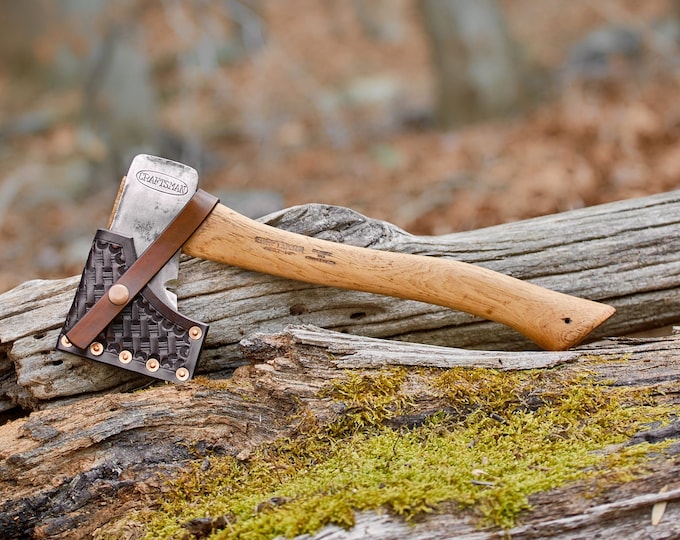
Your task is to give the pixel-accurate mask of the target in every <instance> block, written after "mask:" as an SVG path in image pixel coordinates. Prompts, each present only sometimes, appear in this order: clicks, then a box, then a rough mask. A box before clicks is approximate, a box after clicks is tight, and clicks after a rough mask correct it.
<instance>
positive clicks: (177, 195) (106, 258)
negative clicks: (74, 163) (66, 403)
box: [57, 155, 208, 382]
mask: <svg viewBox="0 0 680 540" xmlns="http://www.w3.org/2000/svg"><path fill="white" fill-rule="evenodd" d="M197 190H198V173H197V172H196V170H194V169H192V168H191V167H188V166H186V165H182V164H181V163H176V162H174V161H170V160H167V159H163V158H159V157H155V156H149V155H138V156H136V157H135V158H134V160H133V161H132V164H131V166H130V170H129V171H128V174H127V176H126V177H125V178H124V179H123V183H122V185H121V188H120V191H119V193H118V198H117V200H116V203H115V207H114V210H113V213H112V215H111V220H110V224H109V229H108V230H107V229H100V230H99V231H98V232H97V234H96V236H95V239H94V241H93V243H92V248H91V250H90V254H89V257H88V260H87V263H86V265H85V269H84V271H83V274H82V277H81V281H80V285H79V286H78V290H77V292H76V296H75V299H74V301H73V304H72V306H71V309H70V311H69V314H68V316H67V318H66V322H65V324H64V327H63V329H62V333H61V335H60V337H59V341H58V343H57V349H59V350H62V351H66V352H70V353H74V354H77V355H79V356H83V357H86V358H89V359H92V360H97V361H99V362H104V363H106V364H110V365H114V366H117V367H122V368H125V369H128V370H131V371H135V372H138V373H143V374H145V375H149V376H152V377H155V378H159V379H164V380H168V381H173V382H183V381H186V380H188V379H190V378H191V377H192V376H193V373H194V370H195V368H196V363H197V361H198V356H199V354H200V350H201V347H202V345H203V340H204V339H205V335H206V333H207V330H208V327H207V326H206V325H205V324H203V323H200V322H198V321H193V320H191V319H188V318H186V317H184V316H182V315H180V314H179V313H178V312H177V296H176V295H175V293H174V292H173V290H174V287H175V285H176V280H177V275H178V271H179V246H177V250H174V247H170V248H169V249H170V250H171V251H172V253H170V254H168V255H167V256H166V257H163V258H162V260H161V261H160V262H157V263H156V264H157V265H158V266H159V269H158V270H157V272H156V273H155V274H154V275H153V277H152V276H148V279H145V280H144V283H142V284H141V285H140V287H139V289H140V290H139V292H135V293H134V294H130V290H129V288H128V287H126V286H124V285H121V283H122V282H124V276H125V274H126V272H128V270H130V269H131V268H132V266H133V265H134V264H135V262H136V261H137V260H138V259H139V258H140V257H141V256H142V255H143V254H144V253H146V252H147V250H148V249H149V248H150V246H152V245H153V244H154V242H156V240H157V239H159V237H161V236H162V234H163V233H164V231H166V229H169V228H170V225H171V224H172V223H173V221H176V219H177V217H178V215H179V214H180V213H181V212H182V211H183V209H185V207H187V205H188V203H189V201H190V200H192V198H194V196H195V195H196V193H197ZM199 223H200V222H199ZM187 234H188V235H190V234H191V232H188V233H187ZM180 245H181V243H180ZM147 259H148V257H147ZM157 259H158V258H157ZM140 265H142V266H144V265H145V264H143V263H142V262H141V261H140ZM161 265H162V266H161ZM145 266H149V265H148V264H146V265H145ZM138 267H139V266H138ZM132 274H133V272H130V274H128V276H126V277H127V278H128V280H129V279H130V278H129V276H131V275H132ZM126 285H127V282H126ZM98 303H101V304H107V305H108V304H117V305H118V306H119V307H120V310H119V311H118V312H117V313H116V314H115V316H112V318H110V320H109V319H106V320H105V322H104V323H101V322H100V323H98V324H99V325H100V326H102V324H103V325H104V326H103V327H101V328H99V327H98V326H97V325H96V324H95V325H94V327H92V325H91V324H90V327H91V328H94V330H92V329H90V331H89V332H90V335H89V336H88V337H87V340H86V341H83V338H79V339H75V337H76V333H75V328H76V326H77V325H78V323H79V322H81V323H84V317H85V316H86V315H88V313H89V312H90V311H91V310H93V308H94V307H95V305H96V304H98ZM99 307H102V306H99ZM109 307H110V306H109ZM115 309H119V308H115ZM92 316H93V313H90V314H89V315H88V317H89V318H88V321H89V320H91V318H92ZM80 326H82V324H81V325H80ZM91 336H96V337H94V339H92V341H90V337H91ZM71 338H72V339H71Z"/></svg>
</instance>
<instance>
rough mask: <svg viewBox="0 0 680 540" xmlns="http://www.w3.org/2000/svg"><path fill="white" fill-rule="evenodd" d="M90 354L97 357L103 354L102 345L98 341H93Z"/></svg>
mask: <svg viewBox="0 0 680 540" xmlns="http://www.w3.org/2000/svg"><path fill="white" fill-rule="evenodd" d="M90 352H91V353H92V354H93V355H95V356H99V355H100V354H102V353H103V352H104V345H102V344H101V343H99V342H98V341H95V342H94V343H93V344H92V345H90Z"/></svg>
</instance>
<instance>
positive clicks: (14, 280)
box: [0, 2, 680, 292]
mask: <svg viewBox="0 0 680 540" xmlns="http://www.w3.org/2000/svg"><path fill="white" fill-rule="evenodd" d="M613 4H621V5H627V6H628V8H629V11H628V12H627V13H628V14H629V15H630V14H633V15H635V13H636V12H635V10H634V9H633V8H631V7H630V6H632V5H634V4H635V3H630V2H627V3H626V2H624V3H613ZM662 4H663V3H662V2H650V3H649V4H648V5H647V8H646V9H648V10H650V15H649V16H650V17H652V16H657V15H658V13H659V9H660V8H659V5H662ZM607 5H612V3H611V2H610V3H607ZM516 6H519V7H516V8H515V14H514V15H515V18H514V19H512V20H514V21H515V26H516V27H517V20H518V19H521V18H522V17H525V16H527V15H529V14H530V13H529V12H530V10H531V9H533V8H532V3H531V2H519V3H518V4H516ZM649 6H655V7H656V8H655V9H656V11H654V9H652V7H649ZM338 9H342V8H338ZM522 10H524V11H522ZM567 11H568V10H567ZM570 13H571V18H569V17H568V16H567V15H568V14H567V15H564V17H563V19H562V20H561V22H562V23H563V25H562V26H563V27H564V28H569V31H570V32H571V33H570V34H568V33H567V34H565V33H564V32H566V30H564V28H561V29H562V30H564V32H563V34H562V41H567V37H569V38H572V39H573V37H574V36H576V35H579V32H581V33H582V32H583V31H584V30H587V29H588V28H590V27H592V26H593V25H594V24H595V23H601V22H602V20H601V17H600V15H601V14H599V15H598V14H597V13H596V14H595V15H593V13H590V14H588V11H587V9H585V8H582V9H581V10H580V11H578V10H576V11H573V12H570ZM277 17H278V19H277ZM598 17H599V18H598ZM270 19H271V20H270V21H269V24H271V25H274V26H273V27H272V28H273V29H272V30H271V31H272V33H273V34H275V32H276V25H277V24H278V25H279V27H281V28H283V27H286V25H290V24H292V23H291V22H290V19H289V16H288V15H287V12H285V10H283V9H280V10H279V11H277V10H276V9H273V11H272V13H270ZM310 20H311V21H312V22H313V19H310ZM277 21H278V23H277ZM511 22H512V21H511ZM548 22H549V23H550V24H547V25H546V26H545V27H542V28H543V32H544V34H546V33H549V32H550V31H551V28H552V29H553V30H552V31H553V32H554V31H555V28H557V26H558V25H559V24H560V16H559V12H558V10H556V9H554V10H553V16H552V18H551V19H550V20H549V21H548ZM299 24H303V23H299ZM310 25H311V23H308V28H311V26H310ZM551 25H552V26H551ZM570 25H571V26H570ZM519 28H520V29H522V30H523V31H524V34H525V35H524V38H525V39H530V40H533V41H532V43H536V40H539V39H540V36H533V35H531V32H532V30H534V28H533V27H532V26H531V25H524V26H521V25H520V26H519ZM318 34H319V32H317V34H315V36H316V38H318V39H321V38H319V36H318ZM285 35H286V37H287V38H289V41H288V42H284V41H283V39H282V38H281V37H280V36H279V44H280V45H281V44H282V47H283V48H284V49H285V50H286V51H287V54H289V55H291V56H292V55H294V54H298V53H299V54H302V53H301V52H300V51H305V52H306V54H308V55H312V57H313V58H311V59H309V62H308V63H306V64H305V66H306V68H307V69H309V70H310V71H311V72H312V73H315V75H318V77H319V79H323V78H324V77H325V76H326V75H324V74H323V71H324V70H325V69H329V68H328V66H326V65H324V64H323V62H324V58H328V56H327V55H326V56H324V54H323V48H322V47H321V45H320V46H319V47H320V48H316V47H312V48H310V47H308V46H306V43H307V42H306V40H309V39H311V37H310V35H309V32H307V33H305V32H304V31H302V30H300V32H299V33H297V34H296V33H295V32H293V31H292V30H291V31H290V32H289V33H288V34H285ZM296 36H297V38H296ZM329 36H331V37H328V40H330V41H329V43H330V45H333V43H332V39H333V38H332V35H330V34H329ZM295 39H297V41H295ZM418 39H419V40H418ZM418 39H415V38H414V41H413V42H412V44H411V45H410V46H409V49H408V50H409V51H410V53H409V55H407V56H401V57H400V56H398V55H397V57H396V58H395V55H394V52H395V51H394V46H393V45H389V44H388V45H385V46H384V47H383V50H382V52H381V51H378V52H377V53H373V52H372V53H371V54H373V55H374V56H373V57H371V56H370V54H369V51H368V49H366V43H365V41H361V40H360V39H357V40H355V41H351V42H349V41H348V42H347V43H344V45H343V48H342V55H339V56H338V57H337V58H335V62H336V63H338V64H342V62H343V61H345V62H349V61H350V60H349V59H352V58H356V57H361V56H362V55H364V57H365V58H368V60H366V61H367V62H369V61H372V62H374V63H375V64H378V65H381V66H388V67H389V65H390V64H392V67H393V68H394V69H396V67H395V66H398V67H399V69H400V70H402V71H401V72H400V73H401V75H400V76H401V77H406V78H408V77H411V76H412V77H413V79H414V80H421V84H417V85H416V87H417V88H418V91H419V92H420V94H419V96H420V97H417V98H416V99H415V100H413V102H416V103H420V104H422V103H425V104H426V105H427V103H428V101H427V99H426V98H422V95H423V94H424V93H427V92H431V90H432V88H431V86H432V83H431V82H427V81H424V80H422V79H423V78H424V77H425V73H426V70H427V68H426V67H424V66H423V64H424V63H426V53H427V51H426V50H425V49H426V48H425V46H424V44H423V40H422V37H421V38H418ZM350 43H356V46H355V48H354V49H352V46H351V44H350ZM330 45H329V46H330ZM390 47H392V48H391V49H390ZM563 47H564V43H562V42H561V41H560V40H559V39H557V38H555V39H553V40H552V42H551V46H550V47H542V48H540V47H535V49H537V50H540V51H541V54H543V55H544V56H545V58H544V59H543V63H544V64H550V63H554V62H557V61H558V60H556V58H557V57H558V56H559V51H561V50H562V48H563ZM310 49H311V50H310ZM365 49H366V50H365ZM371 50H372V49H371ZM397 52H398V51H397ZM551 53H552V55H553V57H554V58H551V56H550V55H551ZM277 54H278V55H280V53H276V54H274V53H270V56H272V57H273V60H271V59H270V60H261V62H262V63H261V64H260V66H262V65H263V63H264V64H266V63H267V62H274V63H275V60H276V58H278V56H277ZM314 54H316V57H314ZM561 54H562V58H563V57H564V54H563V53H561ZM534 56H535V57H536V54H535V55H534ZM343 59H344V60H343ZM534 59H536V58H534ZM297 62H298V63H300V62H302V61H301V60H299V59H298V60H297ZM314 62H316V64H314ZM674 62H676V61H675V60H671V61H669V60H668V59H665V60H664V61H663V62H662V63H656V64H655V63H654V62H651V63H650V62H648V63H645V64H644V65H642V66H633V67H632V68H631V69H629V67H630V66H624V68H623V70H620V71H616V72H614V73H613V75H611V76H610V77H608V78H606V79H603V80H599V81H596V82H592V81H590V82H585V83H584V82H582V81H581V82H579V83H571V84H569V83H566V82H564V81H563V82H562V83H560V85H559V87H558V91H557V92H554V93H553V94H551V97H549V98H547V99H544V100H543V102H542V103H541V104H540V105H538V106H536V107H534V108H532V109H531V110H530V111H527V112H524V113H522V114H518V115H517V116H516V117H514V118H509V119H500V120H493V121H488V122H484V123H480V124H478V125H474V126H469V127H465V128H460V129H457V130H455V131H441V130H438V129H435V128H434V127H432V124H431V123H430V122H428V121H425V122H421V121H420V120H421V118H418V117H417V115H415V116H413V117H411V118H405V117H404V116H402V117H401V119H400V122H399V125H398V126H396V127H395V125H394V122H392V123H391V124H390V125H389V126H388V127H387V128H386V127H385V126H383V125H382V124H380V121H378V122H377V123H374V124H373V123H370V122H369V121H368V120H366V119H365V118H361V119H360V121H359V122H358V123H357V124H355V125H352V124H351V122H350V123H342V124H338V125H340V127H346V126H347V125H350V130H351V135H350V136H349V137H345V138H344V139H343V140H340V141H339V140H338V139H337V138H336V139H333V138H332V137H330V136H318V130H317V131H314V129H311V128H309V126H308V124H307V123H306V120H305V119H304V118H303V119H301V120H300V119H295V118H293V119H292V120H291V119H286V120H285V121H282V122H279V123H278V124H276V126H274V127H275V131H274V132H273V133H274V134H273V135H272V138H271V140H270V141H269V142H268V143H267V144H264V145H263V144H262V141H261V140H260V141H256V140H254V139H253V138H252V137H250V138H249V137H244V136H242V133H241V134H239V135H238V136H233V134H230V133H227V134H226V135H225V132H222V133H221V134H217V135H215V136H213V137H211V138H209V140H207V143H206V145H205V146H206V150H207V152H208V154H209V156H210V159H209V161H210V163H212V164H211V165H209V166H206V169H205V171H203V175H202V187H204V188H205V189H207V190H209V191H213V192H217V193H227V194H229V193H232V192H235V191H238V190H242V191H244V192H251V193H257V192H259V191H264V192H271V193H276V194H277V195H278V196H280V201H281V204H282V205H283V206H292V205H297V204H305V203H308V202H323V203H328V204H335V205H342V206H347V207H350V208H353V209H355V210H357V211H359V212H361V213H363V214H365V215H367V216H370V217H374V218H379V219H384V220H387V221H390V222H392V223H394V224H396V225H398V226H400V227H402V228H404V229H406V230H407V231H409V232H411V233H413V234H425V235H438V234H445V233H450V232H455V231H460V230H467V229H474V228H480V227H485V226H490V225H494V224H498V223H503V222H508V221H513V220H519V219H525V218H530V217H534V216H539V215H545V214H549V213H555V212H562V211H566V210H570V209H573V208H579V207H583V206H590V205H594V204H599V203H605V202H608V201H614V200H619V199H626V198H632V197H639V196H644V195H648V194H652V193H658V192H662V191H668V190H672V189H677V188H678V187H680V145H678V143H677V141H678V136H679V135H680V101H679V100H678V99H677V96H678V83H679V77H680V72H679V71H678V70H677V66H675V63H674ZM315 65H316V68H315V67H314V66H315ZM315 69H318V70H319V72H318V74H317V73H316V72H315V71H314V70H315ZM267 73H269V72H267ZM284 75H285V74H284ZM246 76H247V73H246V71H245V70H244V69H241V70H240V71H239V69H235V70H233V71H232V73H231V75H230V77H231V78H230V81H231V82H233V83H238V81H239V80H241V79H242V78H243V77H246ZM328 79H329V80H331V79H332V74H331V75H328ZM260 82H262V81H260ZM283 82H285V81H283ZM374 82H375V81H374ZM252 84H255V83H252V82H249V83H247V84H244V85H243V93H247V92H248V91H249V88H251V89H252V87H251V86H249V85H252ZM265 84H266V82H265ZM278 87H279V88H280V86H278ZM411 89H413V86H412V87H411ZM20 90H21V89H20V87H15V86H13V85H12V84H10V83H9V80H8V77H7V76H6V75H5V74H3V73H2V72H1V71H0V95H1V96H4V97H6V96H7V95H8V94H11V93H12V92H19V91H20ZM265 98H267V99H269V100H273V101H275V100H276V99H277V95H276V93H274V94H273V95H270V94H263V96H262V99H265ZM282 99H284V98H282ZM5 103H11V100H5ZM269 106H270V107H271V103H269ZM39 108H40V110H46V108H47V110H60V109H61V110H73V109H77V108H78V102H77V97H76V96H75V95H74V94H68V93H67V94H62V95H56V94H50V93H48V94H47V95H43V96H42V97H41V98H40V107H39ZM416 109H417V111H420V112H422V111H423V109H422V107H421V108H419V109H418V108H416ZM430 109H431V107H430ZM30 110H31V109H30V107H25V108H24V110H23V111H22V113H26V112H30ZM5 112H7V111H6V110H5ZM358 112H359V113H362V112H365V111H358ZM383 112H384V111H383ZM388 112H389V111H388ZM175 113H176V110H175V109H173V105H172V103H169V104H168V105H167V106H165V109H164V111H163V114H164V116H165V117H166V118H167V119H168V122H169V123H170V124H172V123H173V114H175ZM202 114H203V115H204V116H205V117H210V115H211V111H210V109H209V108H207V110H204V111H202ZM262 114H263V115H266V110H265V112H262ZM388 116H389V114H388ZM343 122H349V120H347V119H345V120H343ZM376 126H378V127H376ZM0 127H1V126H0ZM324 127H328V126H324ZM331 127H333V126H331ZM335 127H337V126H335ZM0 131H1V130H0ZM84 146H86V145H84V144H83V141H82V137H81V134H80V132H79V130H78V127H77V126H76V125H75V124H74V123H73V122H71V121H70V120H69V117H68V115H66V116H65V117H64V118H62V120H60V121H58V122H56V123H54V124H52V125H50V127H49V128H48V129H45V130H41V131H39V132H38V133H30V134H28V135H20V136H17V137H14V138H12V139H11V140H3V139H2V138H0V162H1V163H2V164H3V174H2V176H0V233H1V238H2V247H3V249H2V250H1V251H2V252H1V253H0V292H2V291H5V290H8V289H10V288H12V287H14V286H16V285H18V284H20V283H21V282H23V281H26V280H28V279H34V278H58V277H64V276H68V275H74V274H77V273H79V272H80V269H81V267H82V264H83V260H84V257H85V255H86V253H87V249H88V248H89V242H90V240H91V237H92V235H93V233H94V230H95V229H96V227H103V226H105V225H106V222H107V219H108V215H109V212H110V208H111V206H112V203H113V199H114V197H115V192H116V189H117V185H116V184H115V183H113V182H109V183H107V184H105V185H99V186H98V187H97V189H96V190H91V189H90V190H83V189H81V187H80V186H79V185H76V180H73V181H72V180H71V178H72V177H74V178H75V177H79V176H82V174H81V172H82V171H81V168H82V167H81V165H82V163H81V161H78V160H77V159H74V158H73V156H74V155H75V154H76V153H78V152H81V151H82V149H83V147H84ZM94 147H95V148H94V150H92V148H90V149H89V150H88V152H90V155H92V153H95V154H96V151H97V150H96V144H95V145H94ZM45 164H49V166H47V165H45ZM124 173H125V170H120V176H122V175H123V174H124ZM120 176H119V178H120ZM223 203H224V204H226V205H227V206H229V204H230V201H229V200H228V199H227V198H225V199H223Z"/></svg>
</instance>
